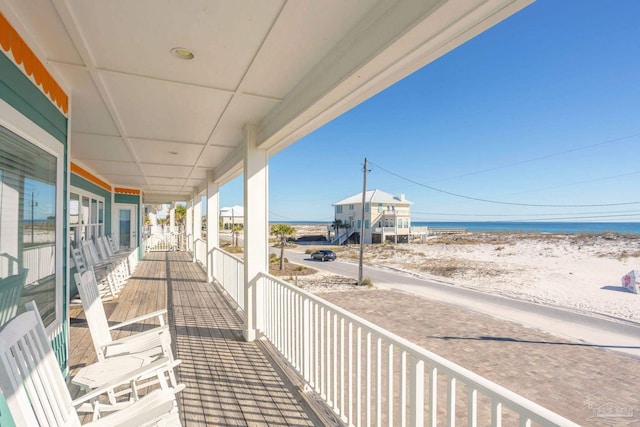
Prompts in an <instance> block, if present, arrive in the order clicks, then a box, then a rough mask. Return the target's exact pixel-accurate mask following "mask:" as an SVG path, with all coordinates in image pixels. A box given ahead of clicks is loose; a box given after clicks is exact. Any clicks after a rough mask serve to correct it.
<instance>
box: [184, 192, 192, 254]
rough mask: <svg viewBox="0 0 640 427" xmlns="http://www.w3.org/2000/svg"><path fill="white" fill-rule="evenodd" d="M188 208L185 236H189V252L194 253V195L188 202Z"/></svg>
mask: <svg viewBox="0 0 640 427" xmlns="http://www.w3.org/2000/svg"><path fill="white" fill-rule="evenodd" d="M186 208H187V212H186V215H187V218H186V225H187V231H186V233H185V234H186V235H187V251H189V252H193V195H192V196H191V199H189V200H187V206H186Z"/></svg>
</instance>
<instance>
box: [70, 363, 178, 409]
mask: <svg viewBox="0 0 640 427" xmlns="http://www.w3.org/2000/svg"><path fill="white" fill-rule="evenodd" d="M180 363H181V360H175V361H173V362H171V361H170V360H169V358H167V357H163V358H161V359H158V360H156V361H155V362H153V363H150V364H148V365H146V366H142V367H141V368H138V369H136V370H135V371H132V372H127V373H126V374H123V375H120V376H117V377H116V378H114V379H113V380H112V381H109V382H108V383H107V384H105V385H103V386H102V387H99V388H97V389H95V390H92V391H90V392H89V393H86V394H84V395H82V396H80V397H79V398H77V399H75V400H73V401H72V402H71V404H72V405H73V406H74V407H77V406H80V405H81V404H82V403H84V402H87V401H89V400H91V399H95V398H96V397H99V396H101V395H103V394H106V393H108V392H110V391H112V390H113V389H114V388H115V387H117V386H119V385H123V384H127V383H130V382H131V381H136V380H137V379H139V378H141V377H145V376H149V374H152V373H161V372H167V371H168V370H170V369H173V368H175V367H176V366H178V365H179V364H180Z"/></svg>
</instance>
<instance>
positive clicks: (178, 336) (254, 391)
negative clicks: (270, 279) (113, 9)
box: [70, 252, 319, 427]
mask: <svg viewBox="0 0 640 427" xmlns="http://www.w3.org/2000/svg"><path fill="white" fill-rule="evenodd" d="M111 304H112V307H110V308H112V310H111V313H110V315H109V320H110V321H113V322H120V321H123V320H126V319H129V318H132V317H135V316H139V315H142V314H145V313H148V312H151V311H155V310H160V309H163V308H167V310H168V318H169V324H170V329H171V333H172V338H173V346H174V354H175V355H176V358H178V359H181V360H182V364H181V365H180V366H179V368H178V370H177V376H178V379H179V381H180V382H182V383H184V384H185V385H186V386H187V388H186V389H185V390H183V391H182V392H181V393H180V394H179V395H178V404H179V410H180V414H181V417H182V423H183V425H184V426H189V427H191V426H211V425H221V426H312V425H318V424H319V420H318V419H317V418H316V417H315V414H313V413H312V412H311V411H309V410H308V408H307V407H306V406H305V405H304V404H303V403H301V402H302V398H301V397H300V396H299V394H298V393H299V391H298V390H296V389H294V388H293V387H292V386H291V384H290V383H289V381H288V380H286V379H285V378H283V377H282V375H281V372H280V371H279V370H278V368H277V367H275V366H273V365H272V364H271V360H270V359H269V357H267V355H266V352H265V350H264V348H263V344H260V343H248V342H245V341H244V340H243V338H242V319H241V318H240V316H239V315H238V313H237V312H236V311H235V309H234V307H232V306H231V304H230V303H229V301H228V300H227V299H226V297H225V296H224V295H223V294H222V293H221V292H220V291H219V290H218V289H217V288H216V287H215V286H213V285H211V284H209V283H207V280H206V274H205V272H204V271H203V270H202V268H201V267H200V266H198V265H197V264H194V263H193V262H192V258H191V256H190V255H189V254H187V253H184V252H152V253H148V254H147V255H146V256H145V258H144V260H142V261H140V263H139V264H138V267H137V269H136V271H135V272H134V274H133V276H132V277H131V278H130V279H129V281H128V283H127V285H126V286H125V288H124V289H123V291H122V293H121V295H120V296H119V297H118V298H117V300H116V301H115V302H114V303H111ZM72 317H77V318H78V319H82V318H83V313H82V309H81V308H80V309H78V308H77V307H76V308H75V311H74V312H72ZM156 324H157V323H156V322H155V321H147V322H144V323H143V324H138V325H134V326H132V327H130V328H125V330H123V331H119V332H118V334H117V336H125V335H129V334H132V333H134V332H137V331H141V330H144V329H147V328H150V327H153V326H155V325H156ZM71 344H72V345H71V347H72V351H71V362H70V365H71V366H72V367H74V369H72V372H71V373H72V375H73V374H74V373H75V371H77V369H78V368H79V367H82V366H84V364H85V363H89V362H92V361H94V360H95V352H94V351H93V346H92V344H91V341H90V336H89V333H88V329H87V327H86V324H83V323H82V322H81V321H74V322H73V323H72V325H71Z"/></svg>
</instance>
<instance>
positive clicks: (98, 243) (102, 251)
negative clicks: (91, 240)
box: [95, 237, 109, 261]
mask: <svg viewBox="0 0 640 427" xmlns="http://www.w3.org/2000/svg"><path fill="white" fill-rule="evenodd" d="M95 248H96V249H97V250H98V255H99V256H100V258H101V260H103V261H108V260H109V253H108V252H107V249H106V248H105V247H104V242H103V241H102V237H96V240H95Z"/></svg>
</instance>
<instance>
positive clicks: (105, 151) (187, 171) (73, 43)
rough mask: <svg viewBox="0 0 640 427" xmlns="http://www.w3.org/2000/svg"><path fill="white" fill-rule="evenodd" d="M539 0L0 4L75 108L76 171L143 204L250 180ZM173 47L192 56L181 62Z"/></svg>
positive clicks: (28, 0) (44, 0)
mask: <svg viewBox="0 0 640 427" xmlns="http://www.w3.org/2000/svg"><path fill="white" fill-rule="evenodd" d="M531 1H532V0H483V1H481V0H449V1H446V0H400V1H396V0H322V1H312V0H288V1H287V0H182V1H180V0H135V1H131V0H107V1H87V0H0V11H2V13H3V14H4V15H5V17H6V18H7V19H8V20H9V21H10V22H11V23H12V25H13V26H14V27H15V28H16V29H17V30H18V32H19V33H20V34H21V35H22V36H23V38H25V40H26V41H27V43H28V44H29V45H30V46H31V48H32V49H33V50H34V51H35V52H36V54H38V55H39V56H40V58H41V59H42V60H43V62H45V63H46V64H47V65H48V67H49V69H50V70H51V72H52V74H53V75H54V76H55V77H56V78H57V79H58V80H59V81H60V83H61V85H62V86H63V88H65V90H66V91H67V93H68V94H69V95H70V99H71V109H70V130H71V133H70V147H71V160H72V161H73V162H76V163H78V164H79V165H81V166H83V167H84V168H86V169H87V170H89V171H90V172H92V173H94V174H95V175H97V176H99V177H101V178H102V179H104V180H105V181H107V182H109V183H110V184H111V185H113V186H118V187H129V188H139V189H141V190H142V191H144V193H145V200H146V201H148V202H153V203H156V202H168V201H171V200H186V199H187V198H188V197H190V195H192V194H194V193H195V192H198V191H201V190H202V189H203V188H204V186H205V180H206V177H207V171H213V176H214V179H216V181H218V182H220V183H224V182H226V181H228V180H229V179H231V178H233V177H235V176H237V175H238V174H239V173H241V171H242V148H243V146H242V144H243V135H244V133H243V130H244V128H245V126H247V125H255V126H256V127H257V131H258V137H259V142H260V146H261V147H262V148H265V149H267V150H268V151H269V153H270V154H273V153H275V152H277V151H279V150H281V149H283V148H285V147H286V146H288V145H290V144H292V143H294V142H295V141H296V140H298V139H300V138H301V137H302V136H304V135H306V134H308V133H309V132H311V131H313V130H315V129H317V128H318V127H319V126H322V125H323V124H325V123H327V122H328V121H329V120H331V119H333V118H335V117H337V116H338V115H340V114H342V113H344V112H345V111H347V110H348V109H350V108H352V107H353V106H355V105H357V104H358V103H360V102H362V101H364V100H365V99H367V98H369V97H371V96H373V95H374V94H376V93H378V92H379V91H381V90H382V89H384V88H386V87H388V86H389V85H391V84H393V83H395V82H396V81H398V80H399V79H401V78H403V77H405V76H406V75H408V74H410V73H411V72H413V71H415V70H417V69H419V68H421V67H422V66H424V65H425V64H427V63H429V62H431V61H433V60H435V59H437V58H438V57H440V56H442V55H443V54H445V53H446V52H448V51H449V50H451V49H453V48H455V47H456V46H458V45H460V44H461V43H463V42H465V41H466V40H468V39H470V38H471V37H473V36H475V35H477V34H478V33H480V32H482V31H484V30H485V29H487V28H489V27H490V26H492V25H494V24H496V23H497V22H499V21H500V20H502V19H504V18H506V17H508V16H510V15H511V14H513V13H515V12H516V11H518V10H519V9H521V8H522V7H524V6H526V5H527V4H528V3H530V2H531ZM174 47H185V48H189V49H191V50H192V51H193V52H194V53H195V54H196V58H195V59H194V60H192V61H185V60H180V59H177V58H175V57H173V56H172V55H171V54H170V50H171V49H172V48H174Z"/></svg>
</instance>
